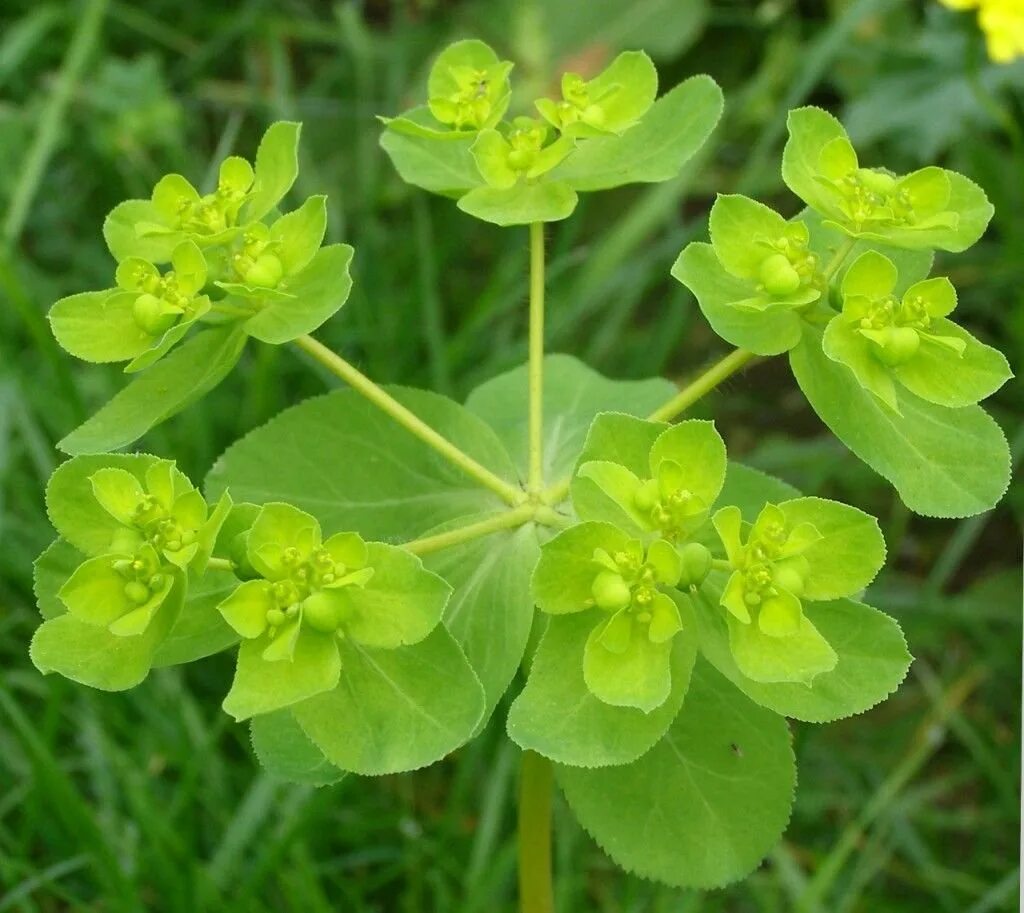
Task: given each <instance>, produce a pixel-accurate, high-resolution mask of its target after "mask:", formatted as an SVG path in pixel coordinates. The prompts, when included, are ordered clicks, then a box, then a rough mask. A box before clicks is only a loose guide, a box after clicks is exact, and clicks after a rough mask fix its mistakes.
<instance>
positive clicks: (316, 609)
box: [302, 592, 339, 634]
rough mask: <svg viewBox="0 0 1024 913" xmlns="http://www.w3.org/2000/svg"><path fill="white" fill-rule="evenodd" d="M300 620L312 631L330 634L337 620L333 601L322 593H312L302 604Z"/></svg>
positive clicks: (334, 628) (336, 625)
mask: <svg viewBox="0 0 1024 913" xmlns="http://www.w3.org/2000/svg"><path fill="white" fill-rule="evenodd" d="M302 622H303V624H308V625H309V626H310V627H311V628H312V629H313V630H314V631H320V632H321V633H323V634H330V633H331V632H332V631H335V630H336V629H337V627H338V622H339V619H338V613H337V610H336V608H335V605H334V603H333V602H331V600H330V599H329V598H328V597H326V596H325V594H324V593H322V592H321V593H314V594H313V595H312V596H310V597H309V598H308V599H306V601H305V602H303V604H302Z"/></svg>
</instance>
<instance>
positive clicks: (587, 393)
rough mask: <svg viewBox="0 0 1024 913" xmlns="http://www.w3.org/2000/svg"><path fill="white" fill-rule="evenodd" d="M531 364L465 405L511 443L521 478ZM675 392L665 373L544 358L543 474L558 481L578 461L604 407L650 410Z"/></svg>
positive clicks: (485, 386) (483, 387)
mask: <svg viewBox="0 0 1024 913" xmlns="http://www.w3.org/2000/svg"><path fill="white" fill-rule="evenodd" d="M526 374H527V369H526V365H521V366H520V367H518V368H513V369H512V370H511V371H507V372H506V373H504V374H499V375H498V376H497V377H495V378H493V379H491V380H489V381H487V382H486V383H483V384H481V385H480V386H479V387H477V388H476V389H475V390H474V391H473V392H472V393H470V395H469V397H468V398H467V399H466V408H467V409H469V410H470V411H471V412H474V413H476V414H477V415H479V416H480V417H481V418H483V419H484V420H485V421H486V422H487V423H488V424H489V425H490V426H491V428H493V429H494V431H495V432H496V433H497V435H498V437H499V438H500V439H501V441H502V443H504V445H505V446H506V447H507V448H508V452H509V453H510V454H511V455H512V458H513V460H514V461H515V464H516V466H517V467H518V468H519V472H520V475H521V476H522V478H524V479H525V478H526V477H527V471H528V465H529V455H528V451H527V440H528V438H527V433H526V427H527V421H528V416H527V403H526V397H525V396H523V391H524V390H526V389H527V376H526ZM675 392H676V388H675V385H674V384H672V383H671V382H669V381H667V380H664V379H663V378H660V377H657V378H650V379H648V380H612V379H610V378H606V377H602V376H601V375H600V374H598V373H597V372H596V371H594V370H592V369H591V368H589V367H587V366H586V365H585V364H583V363H582V362H580V361H578V360H576V359H575V358H571V357H570V356H568V355H548V356H547V357H546V358H545V359H544V462H545V466H544V478H545V481H546V482H548V483H552V482H557V481H559V480H560V479H561V478H562V477H563V476H566V475H568V474H569V472H571V471H572V469H573V467H574V466H575V464H576V458H577V457H578V456H579V452H580V448H581V447H582V446H583V441H584V439H585V438H586V436H587V430H588V429H589V428H590V423H591V422H592V421H593V420H594V416H596V415H597V414H598V413H599V412H605V411H610V412H629V413H631V414H634V415H646V414H647V413H649V412H651V411H652V410H654V409H656V408H657V407H658V406H660V405H662V404H663V403H664V402H665V401H666V400H667V399H669V398H670V397H671V396H672V395H673V394H674V393H675Z"/></svg>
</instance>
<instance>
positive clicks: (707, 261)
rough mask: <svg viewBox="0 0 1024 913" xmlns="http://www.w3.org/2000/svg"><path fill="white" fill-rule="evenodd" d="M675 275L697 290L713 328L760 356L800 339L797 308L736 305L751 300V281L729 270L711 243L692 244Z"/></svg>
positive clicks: (676, 268) (687, 247)
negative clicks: (794, 309) (744, 306)
mask: <svg viewBox="0 0 1024 913" xmlns="http://www.w3.org/2000/svg"><path fill="white" fill-rule="evenodd" d="M672 275H673V277H675V278H676V279H678V280H679V281H680V282H681V283H682V284H683V285H685V286H686V287H687V288H688V289H689V290H690V291H691V292H693V295H694V297H695V298H696V299H697V302H698V303H699V304H700V309H701V311H702V312H703V314H704V316H705V317H706V318H707V321H708V323H710V324H711V327H712V329H714V331H715V332H716V333H717V334H718V335H719V336H721V337H722V338H723V339H725V340H726V341H727V342H731V343H732V344H733V345H735V346H739V347H740V348H744V349H749V350H750V351H751V352H754V353H755V354H757V355H779V354H781V353H782V352H786V351H788V350H789V349H791V348H793V346H795V345H796V344H797V343H798V342H799V341H800V317H799V315H797V314H795V313H794V312H793V311H791V310H788V309H786V308H772V309H767V310H757V309H753V308H737V307H734V306H733V305H734V302H737V301H746V300H750V297H751V295H750V292H751V287H750V284H749V283H748V282H745V281H744V280H742V279H739V278H737V277H736V276H733V275H731V274H729V273H728V272H726V270H725V268H724V267H723V266H722V264H721V262H720V261H719V259H718V257H717V256H715V250H714V248H713V247H712V246H711V245H710V244H704V243H702V242H699V241H694V242H691V243H690V244H688V245H687V246H686V247H685V248H684V249H683V251H682V252H681V253H680V254H679V258H678V259H677V260H676V262H675V264H674V265H673V267H672Z"/></svg>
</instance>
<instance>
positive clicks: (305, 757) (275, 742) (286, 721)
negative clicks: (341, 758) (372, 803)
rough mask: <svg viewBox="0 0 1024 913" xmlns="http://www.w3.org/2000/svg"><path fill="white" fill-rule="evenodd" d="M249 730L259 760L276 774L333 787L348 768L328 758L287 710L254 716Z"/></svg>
mask: <svg viewBox="0 0 1024 913" xmlns="http://www.w3.org/2000/svg"><path fill="white" fill-rule="evenodd" d="M249 733H250V736H251V737H252V748H253V751H254V752H256V757H257V759H258V760H259V762H260V764H261V765H262V766H263V767H264V768H265V769H266V770H267V771H269V772H270V773H271V774H272V775H273V776H275V777H278V778H280V779H282V780H288V781H290V782H292V783H304V784H307V785H309V786H329V785H330V784H331V783H337V782H338V781H339V780H340V779H341V778H342V777H344V776H345V771H343V770H339V769H338V768H337V767H335V766H334V765H333V764H332V763H331V762H330V761H328V760H327V758H325V757H324V754H323V752H322V751H321V750H320V749H319V748H317V747H316V745H314V744H313V743H312V742H311V741H310V740H309V736H307V735H306V733H304V732H303V731H302V727H301V726H300V725H299V724H298V723H297V722H296V720H295V717H294V716H292V715H291V713H289V712H288V711H287V710H278V711H275V712H274V713H266V714H263V715H262V716H256V717H253V719H252V722H251V723H250V727H249Z"/></svg>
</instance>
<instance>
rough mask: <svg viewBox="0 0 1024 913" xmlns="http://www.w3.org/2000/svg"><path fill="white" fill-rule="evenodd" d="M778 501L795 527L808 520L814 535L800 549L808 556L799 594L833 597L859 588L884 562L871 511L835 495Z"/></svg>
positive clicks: (808, 596)
mask: <svg viewBox="0 0 1024 913" xmlns="http://www.w3.org/2000/svg"><path fill="white" fill-rule="evenodd" d="M779 507H780V508H781V509H782V513H783V514H784V515H785V517H786V521H787V523H789V524H790V526H792V527H794V528H798V527H800V526H801V525H802V524H805V523H808V524H810V525H811V526H813V527H814V528H815V530H817V532H818V533H819V534H820V536H821V538H820V539H817V540H816V541H815V542H814V543H813V544H811V545H810V546H809V547H808V548H807V549H806V550H805V551H803V552H802V555H803V557H804V558H806V559H807V562H808V565H809V567H808V571H807V575H806V577H804V580H803V592H802V593H801V596H802V597H803V598H804V599H812V600H814V599H836V598H838V597H840V596H849V595H851V594H852V593H856V592H857V591H858V590H862V589H864V587H866V586H867V585H868V584H869V583H870V582H871V581H872V580H874V579H875V575H876V574H877V573H878V572H879V570H881V568H882V565H883V564H885V540H884V539H883V538H882V531H881V530H880V529H879V528H878V521H877V520H875V518H874V517H872V516H870V515H868V514H866V513H864V512H863V511H861V510H857V508H856V507H850V506H849V505H848V504H840V503H839V502H838V501H827V500H825V499H824V498H796V499H795V500H792V501H784V502H782V503H781V504H780V505H779Z"/></svg>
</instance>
